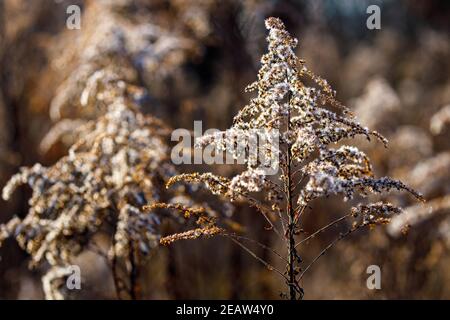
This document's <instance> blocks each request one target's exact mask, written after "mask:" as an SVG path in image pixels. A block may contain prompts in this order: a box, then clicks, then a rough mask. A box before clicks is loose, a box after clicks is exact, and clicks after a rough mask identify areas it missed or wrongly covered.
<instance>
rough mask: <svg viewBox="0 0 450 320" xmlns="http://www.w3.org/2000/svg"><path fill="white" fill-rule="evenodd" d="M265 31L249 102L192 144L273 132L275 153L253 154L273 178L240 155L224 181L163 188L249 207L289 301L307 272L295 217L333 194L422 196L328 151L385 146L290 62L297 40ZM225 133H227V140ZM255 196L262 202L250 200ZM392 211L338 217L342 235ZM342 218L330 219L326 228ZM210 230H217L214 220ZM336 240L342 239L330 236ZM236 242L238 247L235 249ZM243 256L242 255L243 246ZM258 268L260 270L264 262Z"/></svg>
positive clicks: (278, 28)
mask: <svg viewBox="0 0 450 320" xmlns="http://www.w3.org/2000/svg"><path fill="white" fill-rule="evenodd" d="M266 27H267V29H268V30H269V36H268V38H267V41H268V43H269V45H268V49H269V50H268V53H266V54H265V55H263V57H262V59H261V64H262V66H261V69H260V70H259V73H258V81H256V82H254V83H253V84H251V85H250V86H248V87H247V90H249V91H254V90H257V97H256V98H253V99H252V100H251V101H250V103H249V104H248V105H247V106H245V107H244V108H243V109H241V110H240V111H239V113H238V114H237V115H236V117H235V118H234V121H233V126H232V127H231V128H230V129H229V130H227V131H226V132H223V133H222V134H214V135H210V136H205V137H202V138H200V140H199V141H198V143H199V145H200V146H201V145H202V144H205V143H208V144H209V143H214V144H216V146H217V147H218V149H223V148H226V146H227V145H230V144H231V145H233V144H232V142H233V141H226V139H227V137H230V136H237V139H239V140H245V139H249V133H250V132H251V130H255V129H265V130H267V132H271V131H272V132H273V131H276V132H277V133H279V137H280V141H279V150H276V152H275V153H274V151H273V150H268V149H267V148H260V149H259V150H258V154H263V155H265V156H267V157H269V158H273V157H274V156H276V157H277V159H278V160H279V166H280V169H281V174H279V175H277V176H275V177H271V176H267V175H266V174H265V171H264V170H261V169H260V166H259V165H260V163H259V162H258V160H255V159H253V158H252V157H246V158H245V159H246V165H247V169H246V170H245V171H244V172H243V173H241V174H239V175H237V176H235V177H233V178H232V179H228V178H224V177H220V176H216V175H214V174H212V173H205V174H198V173H193V174H183V175H179V176H176V177H174V178H172V179H171V180H170V181H169V184H168V185H169V186H170V185H172V184H174V183H175V182H178V181H187V182H195V183H198V182H201V183H204V184H205V185H206V187H207V188H209V189H210V190H211V191H212V192H213V193H214V194H217V195H221V196H225V197H228V198H230V199H231V200H232V201H234V200H237V199H242V200H246V201H248V202H249V203H250V204H251V205H253V206H255V207H256V208H257V209H258V210H259V211H260V212H261V213H262V215H263V216H264V218H265V219H266V221H267V223H269V225H270V229H271V230H273V231H274V232H275V233H276V234H277V235H278V236H279V237H280V238H281V239H282V240H283V241H284V242H285V244H286V254H285V256H286V259H284V258H282V259H284V260H285V261H286V262H287V265H286V271H285V272H282V271H280V270H277V269H275V268H273V267H272V266H270V268H271V270H276V271H277V272H278V273H279V274H280V275H281V276H282V277H283V278H284V279H285V281H286V284H287V286H288V288H289V294H288V296H289V298H290V299H296V298H298V297H302V296H303V289H302V288H301V285H300V282H299V281H300V280H301V278H302V277H303V275H304V273H305V272H306V271H307V270H308V269H309V267H310V266H311V265H309V266H307V267H306V268H302V259H301V258H300V255H299V253H298V251H297V245H298V244H300V243H302V242H303V241H305V240H307V239H309V238H310V237H308V238H306V239H303V240H298V237H299V235H301V234H302V231H301V230H302V229H301V222H302V220H301V216H302V214H303V213H304V212H305V211H306V210H307V209H308V207H309V206H310V205H311V202H312V201H313V200H315V199H318V198H323V197H328V196H330V195H335V194H341V195H343V196H344V197H345V199H346V200H348V199H352V198H353V197H354V196H355V195H361V196H366V195H367V194H369V193H380V194H381V193H384V192H388V191H391V190H393V189H394V190H405V191H408V192H409V193H411V194H412V195H413V196H415V197H416V198H418V199H420V200H422V197H421V195H420V194H418V193H417V192H415V191H414V190H412V189H411V188H409V187H407V186H406V185H404V184H403V183H402V182H400V181H397V180H393V179H391V178H389V177H383V178H380V179H378V178H375V177H374V175H373V172H372V168H371V165H370V162H369V159H368V157H367V156H366V155H365V154H364V153H363V152H362V151H360V150H358V149H357V148H356V147H351V146H347V145H341V146H340V147H338V148H332V147H331V146H330V145H335V144H336V143H338V142H341V141H343V140H344V139H349V138H353V137H355V136H356V135H362V136H364V137H366V138H367V139H369V140H370V138H371V137H375V138H377V139H378V140H380V141H381V142H382V143H383V144H385V145H386V144H387V141H386V139H385V138H383V137H382V136H381V135H380V134H379V133H378V132H376V131H370V130H369V129H368V128H366V127H363V126H362V125H360V124H359V123H358V122H356V121H355V119H354V118H353V116H352V114H351V113H350V112H349V111H348V110H347V108H346V107H345V106H343V105H342V104H341V103H339V101H337V100H336V98H335V92H334V91H333V89H332V88H331V87H330V85H329V84H328V83H327V81H326V80H324V79H322V78H320V77H318V76H316V75H315V74H313V73H312V72H311V71H310V70H308V69H307V67H306V65H305V62H304V61H303V60H301V59H299V58H297V57H296V55H295V53H294V49H295V47H296V46H297V39H295V38H293V37H291V36H290V35H289V33H288V32H287V31H286V29H285V26H284V24H283V23H282V21H281V20H280V19H277V18H268V19H267V20H266ZM306 81H310V82H313V83H314V85H313V86H308V85H306V84H305V83H306ZM333 109H337V110H335V111H333ZM230 132H231V134H227V133H230ZM227 151H229V152H231V153H233V155H234V156H235V157H236V158H238V157H241V156H242V154H240V153H239V152H238V151H236V150H234V149H232V150H227ZM247 151H248V150H247ZM258 193H260V194H261V195H262V197H263V200H259V199H258V198H257V194H258ZM253 194H255V197H253ZM399 212H400V211H399V209H398V208H396V207H395V206H394V205H392V204H390V203H383V202H378V203H375V204H369V205H359V206H357V207H355V208H354V209H353V210H352V212H351V213H350V214H348V215H346V216H345V218H346V217H351V216H353V217H355V218H358V219H359V220H358V221H359V222H357V223H356V225H354V226H353V227H352V229H350V232H353V231H354V230H356V229H358V228H360V227H363V226H366V225H371V226H372V225H376V224H385V223H386V222H388V221H389V219H390V218H391V216H392V215H395V214H398V213H399ZM275 217H278V220H277V221H275V220H274V219H275ZM343 219H344V218H341V219H338V220H337V221H335V222H333V223H330V224H329V225H328V226H327V227H329V226H331V225H334V224H336V223H338V222H340V221H342V220H343ZM217 224H220V220H218V221H217ZM219 228H222V226H220V227H219ZM325 229H326V228H322V229H320V230H318V232H322V231H324V230H325ZM350 232H349V233H350ZM193 233H195V230H194V231H188V232H187V233H185V234H178V235H174V236H172V238H170V239H171V241H169V242H172V240H175V239H185V238H190V235H191V234H193ZM222 234H223V232H222ZM185 235H187V236H185ZM341 238H343V236H342V235H340V236H338V237H337V239H341ZM232 240H233V241H238V240H237V239H236V237H232ZM298 241H299V242H298ZM333 243H334V242H333ZM239 244H240V245H241V246H243V244H242V243H240V242H239ZM329 247H330V246H329ZM329 247H327V248H325V250H327V249H329ZM246 250H247V251H249V249H248V248H247V249H246ZM323 253H324V252H322V253H321V254H320V255H319V256H321V255H322V254H323ZM277 255H278V256H279V257H282V255H280V254H277ZM259 260H260V261H261V259H259ZM316 260H317V259H314V260H313V262H312V263H314V262H315V261H316ZM263 263H264V264H266V266H268V263H267V262H263ZM312 263H311V264H312Z"/></svg>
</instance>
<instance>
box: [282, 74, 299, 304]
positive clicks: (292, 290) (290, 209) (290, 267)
mask: <svg viewBox="0 0 450 320" xmlns="http://www.w3.org/2000/svg"><path fill="white" fill-rule="evenodd" d="M286 78H287V77H286ZM290 100H291V94H290V93H289V97H288V103H289V104H290ZM290 122H291V114H290V106H288V114H287V124H286V130H287V132H289V131H290ZM291 166H292V161H291V146H290V145H289V144H288V145H287V150H286V171H287V172H286V176H285V186H286V195H287V199H286V200H287V201H286V211H287V215H288V227H287V238H288V239H287V240H288V241H287V249H288V263H287V266H286V268H287V273H288V279H289V282H288V284H287V285H288V286H289V299H290V300H297V292H298V290H297V289H298V288H297V287H296V286H297V281H296V267H295V266H296V261H297V249H296V248H295V225H296V221H295V210H294V206H293V197H292V173H291V169H292V168H291Z"/></svg>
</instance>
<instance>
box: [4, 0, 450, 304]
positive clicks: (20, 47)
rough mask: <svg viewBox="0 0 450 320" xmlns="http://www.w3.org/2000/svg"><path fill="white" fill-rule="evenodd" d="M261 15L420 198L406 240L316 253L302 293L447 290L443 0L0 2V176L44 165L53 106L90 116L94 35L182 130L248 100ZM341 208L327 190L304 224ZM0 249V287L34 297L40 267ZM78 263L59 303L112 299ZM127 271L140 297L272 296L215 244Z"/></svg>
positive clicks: (449, 178) (166, 252) (375, 295)
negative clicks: (74, 282)
mask: <svg viewBox="0 0 450 320" xmlns="http://www.w3.org/2000/svg"><path fill="white" fill-rule="evenodd" d="M71 4H76V5H79V6H80V7H81V9H82V17H81V29H80V30H68V29H67V28H66V19H67V17H68V15H67V14H66V8H67V6H68V5H71ZM371 4H376V5H379V6H380V8H381V29H380V30H368V29H367V27H366V19H367V17H368V14H367V13H366V9H367V7H368V6H369V5H371ZM268 16H277V17H280V18H281V19H282V20H283V21H284V22H285V24H286V25H287V28H288V30H289V31H290V32H291V33H292V34H293V35H295V36H296V37H298V38H299V47H298V50H297V53H298V55H299V56H301V57H302V58H304V59H305V60H306V61H307V64H308V65H309V67H310V69H311V70H313V71H314V72H315V73H316V74H318V75H320V76H322V77H323V78H325V79H327V80H328V81H329V82H330V83H331V84H332V85H333V87H334V88H335V89H336V90H337V93H338V94H337V96H338V98H339V99H340V100H341V101H342V102H344V103H345V104H347V105H348V106H350V107H351V108H352V109H353V110H354V111H355V112H356V114H357V116H358V117H359V118H360V121H361V122H362V123H363V124H364V125H367V126H369V127H371V128H372V129H376V130H378V131H380V132H381V133H382V134H384V135H385V136H386V137H387V138H388V139H390V142H391V143H390V147H389V149H384V148H383V147H382V146H380V145H379V144H376V143H372V144H367V143H364V142H363V141H357V143H358V144H360V145H361V147H362V148H363V150H364V151H366V152H367V153H368V154H369V155H370V156H371V158H372V161H373V163H374V167H375V170H376V173H377V174H378V175H385V174H386V175H390V176H392V177H394V178H399V179H402V180H403V181H405V182H406V183H408V184H409V185H411V186H412V187H414V188H416V189H417V190H419V191H421V192H422V193H424V195H425V196H426V198H427V200H428V204H427V205H424V206H421V207H417V206H416V207H411V208H409V210H410V211H408V212H412V213H410V214H411V215H416V216H417V217H418V218H416V219H414V224H413V225H411V228H410V230H409V233H408V234H407V235H406V236H403V235H397V234H394V233H393V232H390V231H389V229H387V228H385V229H383V228H378V229H374V230H371V231H365V232H360V233H357V234H355V235H353V236H352V237H351V238H349V239H347V240H345V241H343V242H341V243H340V244H339V245H337V246H336V247H335V248H334V249H333V250H331V251H329V252H328V253H327V254H326V255H325V256H324V257H322V258H321V261H320V262H319V263H317V264H316V265H315V266H314V268H313V269H312V270H311V271H310V273H309V275H308V276H307V277H306V279H305V281H304V283H303V285H304V288H305V292H306V295H305V298H306V299H337V298H343V299H385V298H388V299H404V298H412V299H423V298H428V299H431V298H433V299H450V272H449V270H450V251H449V249H450V215H449V213H450V200H449V195H450V128H449V126H447V127H446V126H445V122H446V121H447V122H448V120H449V118H450V76H449V75H450V2H448V1H446V0H434V1H413V0H405V1H387V0H385V1H377V0H370V1H365V0H360V1H358V0H342V1H338V0H335V1H332V0H321V1H312V0H311V1H300V0H290V1H276V0H248V1H243V0H242V1H239V0H172V1H169V0H136V1H131V0H130V1H129V0H110V1H106V0H98V1H94V0H86V1H81V0H59V1H57V0H33V1H29V0H0V186H3V185H4V184H5V183H6V181H7V180H8V179H9V177H10V176H11V175H12V174H14V173H15V172H17V171H18V169H19V167H21V166H29V165H33V164H34V163H36V162H40V163H42V164H44V165H51V164H52V163H54V162H55V161H57V160H58V159H59V158H61V157H62V156H64V155H65V154H66V153H67V148H68V146H70V143H71V142H73V141H71V137H70V132H68V133H67V134H66V135H65V137H64V139H63V141H60V142H58V143H56V144H52V146H51V147H46V144H45V140H44V143H43V138H44V137H45V136H46V134H47V133H48V131H49V130H50V128H51V127H52V123H53V120H52V115H53V118H54V114H55V112H63V115H62V117H63V118H64V117H67V118H84V119H95V117H96V116H98V115H97V114H96V113H95V112H94V111H92V110H91V111H89V110H83V109H80V108H78V106H77V102H76V101H78V100H79V95H80V92H81V91H82V88H80V85H81V84H80V83H78V82H77V79H78V78H77V77H76V75H79V74H80V73H82V70H83V67H84V65H85V64H86V59H88V58H86V57H87V56H89V50H91V48H92V47H94V46H97V47H101V48H104V54H103V55H101V56H99V57H97V58H98V59H100V60H101V59H104V61H102V63H103V64H105V65H113V64H115V63H117V61H118V60H120V59H121V58H124V57H126V59H129V60H130V61H131V64H132V66H133V68H134V69H135V70H136V72H137V73H138V74H139V77H138V78H139V84H140V85H141V86H143V87H145V88H146V89H147V90H148V92H149V93H150V94H149V98H148V99H149V101H148V103H147V104H146V105H147V106H148V108H147V110H146V112H149V113H151V114H154V115H156V116H158V117H159V118H160V119H162V120H163V121H165V122H166V123H167V124H169V125H170V126H171V127H173V128H187V129H192V128H193V121H194V120H202V121H203V126H204V129H207V128H218V129H225V128H227V127H228V126H229V125H230V124H231V121H232V117H233V115H234V114H235V113H236V112H237V111H238V110H239V109H240V108H241V107H242V106H244V104H245V103H246V101H247V100H248V99H249V97H250V96H249V95H248V94H245V93H244V90H243V89H244V87H245V86H246V85H247V84H249V83H251V82H252V81H254V79H255V78H256V72H257V70H258V67H259V58H260V56H261V54H262V53H263V52H264V50H265V45H266V43H265V36H266V34H265V29H264V23H263V22H264V19H265V18H266V17H268ZM117 30H122V31H121V32H123V33H124V34H125V35H126V39H125V41H127V43H128V44H129V45H128V46H127V48H128V49H129V51H127V52H116V51H114V50H113V49H111V48H112V47H113V46H112V44H111V39H112V37H111V34H114V33H115V32H117ZM130 30H131V31H130ZM154 30H159V32H154ZM161 34H162V36H161ZM158 35H159V36H158ZM149 39H150V40H149ZM120 55H123V57H122V56H120ZM74 75H75V76H74ZM446 106H448V107H446ZM445 108H446V109H445ZM61 110H62V111H61ZM440 110H442V111H441V112H440V113H438V112H439V111H440ZM436 113H438V115H437V116H435V117H433V116H434V115H435V114H436ZM446 119H447V120H446ZM184 169H186V170H199V171H202V170H204V169H205V168H202V167H201V166H196V167H195V166H192V167H191V168H184ZM184 169H183V168H180V170H181V171H183V170H184ZM218 170H223V171H225V172H221V173H226V174H232V173H233V172H232V170H233V169H230V168H226V169H220V168H219V169H218ZM29 196H30V192H29V190H27V189H26V188H23V189H21V190H20V192H19V193H17V194H16V195H15V197H14V198H13V200H12V201H9V202H5V201H3V200H0V223H1V222H5V221H7V220H8V219H10V218H11V217H12V216H13V215H15V214H16V215H19V216H24V215H25V214H26V212H27V209H28V207H27V206H28V205H27V199H28V198H29ZM394 197H396V199H395V200H396V201H397V202H400V203H401V204H402V205H403V206H405V207H409V206H412V205H414V203H412V200H411V199H410V198H406V197H403V196H402V195H398V196H395V195H394ZM348 207H349V206H348V204H345V203H342V201H339V200H338V199H330V201H328V202H320V203H317V205H316V206H315V207H314V208H313V211H312V212H311V213H310V214H309V215H308V216H307V217H306V218H305V219H306V221H305V231H306V232H308V230H315V229H317V228H318V227H320V226H322V225H324V224H326V223H327V221H331V219H332V218H333V217H334V218H336V217H339V216H341V215H342V213H343V212H346V211H345V210H348ZM414 210H415V211H414ZM235 219H236V220H237V221H239V222H240V223H241V224H242V225H245V226H247V230H246V231H247V232H248V234H249V235H251V236H252V237H254V238H256V239H258V240H259V241H261V242H263V243H265V244H270V245H273V246H277V243H276V239H274V238H273V237H272V236H271V234H270V233H268V232H267V231H265V230H264V223H263V221H259V216H258V215H257V214H256V213H255V212H254V211H253V209H251V208H248V207H246V206H245V205H243V206H239V205H238V206H237V207H236V210H235ZM391 231H392V230H391ZM331 239H332V238H331V235H330V236H329V235H327V234H324V235H323V237H321V238H320V239H317V240H315V241H313V242H311V243H309V244H308V245H307V246H306V247H305V248H303V249H301V251H300V252H301V254H302V255H303V256H304V257H305V258H308V257H309V258H311V257H313V256H314V255H315V254H317V253H318V252H319V251H320V248H322V247H323V246H324V245H325V244H326V243H328V242H329V241H330V240H331ZM260 254H261V255H262V256H263V257H265V258H266V259H268V260H270V259H271V257H270V256H268V255H267V253H264V252H260ZM264 255H267V256H264ZM0 257H1V258H0V259H1V260H0V298H2V299H6V298H8V299H41V298H43V292H42V289H41V282H40V276H41V275H42V270H40V269H39V268H38V269H35V270H29V269H28V259H27V255H26V254H25V253H23V252H22V251H21V250H20V249H19V247H18V246H17V244H16V243H15V242H14V241H12V240H11V241H7V242H5V243H4V245H3V247H2V248H0ZM78 263H79V264H80V266H81V267H82V270H83V288H82V290H80V291H77V292H75V293H73V296H72V298H74V299H81V298H88V299H102V298H106V299H109V298H114V290H113V287H112V281H111V276H110V274H109V270H108V268H107V267H106V265H105V264H104V261H103V260H102V259H101V258H99V257H97V256H96V255H95V254H93V253H89V252H86V253H83V254H82V255H81V256H80V257H79V261H78ZM372 264H376V265H379V266H380V267H381V271H382V284H381V285H382V288H381V290H369V289H368V288H367V287H366V279H367V276H368V275H367V273H366V268H367V267H368V266H369V265H372ZM140 281H141V283H142V290H143V298H146V299H177V298H185V299H201V298H212V299H218V298H224V299H230V298H237V299H249V298H261V299H277V298H279V293H280V292H281V291H282V290H283V288H282V287H283V283H279V281H278V278H276V277H275V276H274V275H273V274H272V273H271V272H270V271H269V270H267V269H265V268H264V267H262V266H261V265H260V264H259V263H258V261H256V260H254V259H253V258H252V257H249V256H248V255H247V254H246V253H245V252H243V251H242V250H241V249H240V248H239V247H237V246H235V245H233V244H232V243H230V242H229V241H227V240H225V239H211V240H206V241H201V240H196V241H189V242H179V243H176V244H174V245H173V246H171V247H170V248H165V247H164V248H160V249H158V250H155V252H153V253H152V257H151V259H150V260H149V262H148V263H147V265H146V266H145V270H144V271H142V273H141V279H140Z"/></svg>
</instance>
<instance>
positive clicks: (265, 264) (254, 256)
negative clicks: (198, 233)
mask: <svg viewBox="0 0 450 320" xmlns="http://www.w3.org/2000/svg"><path fill="white" fill-rule="evenodd" d="M225 236H226V235H225ZM229 239H230V240H231V241H233V242H234V243H236V244H237V245H239V246H240V247H241V248H242V249H244V250H245V251H247V253H248V254H250V255H251V256H252V257H253V258H255V259H256V260H258V261H259V262H261V263H262V264H263V265H264V266H265V267H266V268H267V269H268V270H270V271H275V272H276V273H278V274H279V275H280V276H282V277H283V278H284V279H285V280H286V281H288V279H287V277H286V276H285V275H284V273H283V272H281V271H280V270H278V269H277V268H275V267H273V266H272V265H270V264H269V263H268V262H266V261H264V260H263V259H261V258H260V257H258V256H257V255H256V254H255V253H254V252H253V251H252V250H250V249H249V248H248V247H246V246H245V245H244V244H242V243H241V242H239V241H238V240H236V239H234V238H232V237H229Z"/></svg>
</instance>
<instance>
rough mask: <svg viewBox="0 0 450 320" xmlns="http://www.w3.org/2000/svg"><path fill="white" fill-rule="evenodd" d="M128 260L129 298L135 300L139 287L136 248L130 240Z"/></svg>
mask: <svg viewBox="0 0 450 320" xmlns="http://www.w3.org/2000/svg"><path fill="white" fill-rule="evenodd" d="M129 260H130V274H129V277H130V298H131V300H137V299H138V298H139V287H138V282H137V280H138V275H139V269H138V268H139V266H138V261H137V256H136V250H135V245H134V242H133V241H132V242H131V244H130V252H129Z"/></svg>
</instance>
